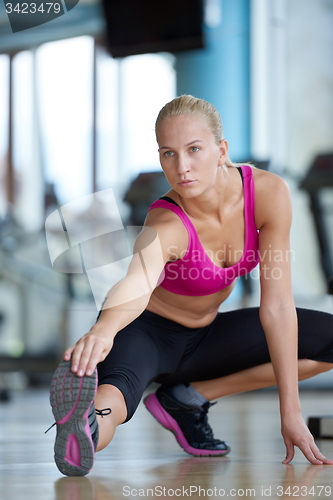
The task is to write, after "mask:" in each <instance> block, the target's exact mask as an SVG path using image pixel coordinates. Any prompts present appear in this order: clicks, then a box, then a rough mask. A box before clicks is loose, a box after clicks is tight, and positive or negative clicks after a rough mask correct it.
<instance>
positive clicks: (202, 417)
mask: <svg viewBox="0 0 333 500" xmlns="http://www.w3.org/2000/svg"><path fill="white" fill-rule="evenodd" d="M213 405H216V402H215V403H209V402H208V403H205V404H204V405H202V407H201V408H202V411H201V412H200V414H199V418H198V424H199V425H200V426H201V428H202V430H203V432H204V433H205V435H206V436H207V437H210V438H211V439H214V434H213V429H212V428H211V426H210V425H209V423H208V418H207V414H208V410H209V408H210V407H211V406H213Z"/></svg>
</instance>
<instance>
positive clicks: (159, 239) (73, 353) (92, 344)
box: [64, 214, 187, 376]
mask: <svg viewBox="0 0 333 500" xmlns="http://www.w3.org/2000/svg"><path fill="white" fill-rule="evenodd" d="M172 215H173V214H172ZM179 229H182V228H181V227H180V225H179V223H178V221H176V220H175V219H174V217H173V218H172V217H167V218H166V220H164V221H162V222H157V223H155V224H151V225H150V227H145V228H144V229H143V231H142V232H141V233H140V234H139V236H138V238H137V240H136V242H135V245H134V251H133V257H132V260H131V263H130V265H129V267H128V270H127V274H126V276H125V277H124V278H123V279H122V280H121V281H119V283H117V284H116V285H115V286H114V287H113V288H112V289H111V290H110V291H109V292H108V294H107V299H106V301H105V303H104V305H103V311H102V313H101V315H100V318H99V320H98V321H97V323H96V324H95V325H94V326H93V327H92V328H91V330H90V331H89V332H88V333H87V334H86V335H84V336H83V337H81V338H80V339H79V340H78V342H76V344H75V345H73V346H72V347H70V348H68V349H67V350H66V351H65V353H64V359H65V360H69V359H70V358H72V371H73V372H75V373H77V374H78V375H79V376H83V375H84V374H87V375H91V374H92V372H93V371H94V369H95V367H96V365H97V364H98V363H100V362H101V361H103V360H104V359H105V358H106V356H107V355H108V353H109V352H110V350H111V349H112V346H113V340H114V337H115V336H116V334H117V332H119V331H120V330H121V329H122V328H124V327H125V326H127V325H128V324H129V323H131V322H132V321H133V320H134V319H135V318H137V317H138V316H139V315H140V314H141V313H142V312H143V311H144V310H145V308H146V307H147V305H148V302H149V300H150V296H151V294H152V292H153V291H154V289H155V288H156V286H158V284H159V278H160V277H161V273H162V271H163V268H164V265H165V263H166V262H168V260H170V253H169V248H173V250H174V248H175V246H176V248H178V247H179V248H182V246H184V245H185V247H184V248H186V244H187V240H186V233H185V232H184V231H181V230H179ZM184 236H185V238H184Z"/></svg>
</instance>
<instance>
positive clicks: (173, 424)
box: [144, 394, 230, 457]
mask: <svg viewBox="0 0 333 500" xmlns="http://www.w3.org/2000/svg"><path fill="white" fill-rule="evenodd" d="M144 405H145V406H146V408H147V410H148V411H149V412H150V413H151V414H152V415H153V417H155V418H156V420H157V421H158V422H159V423H160V424H161V425H162V426H163V427H164V428H165V429H167V430H168V431H171V432H172V433H173V434H174V435H175V438H176V440H177V442H178V444H179V445H180V446H181V447H182V448H183V450H184V451H186V453H189V454H190V455H194V456H195V457H207V456H208V457H213V456H214V457H216V456H225V455H228V453H229V452H230V448H229V447H228V448H227V449H226V450H218V451H214V450H199V449H198V448H193V447H192V446H191V445H190V444H189V443H188V441H187V439H186V438H185V436H184V434H183V432H182V430H181V428H180V427H179V425H178V423H177V421H176V420H175V419H174V418H173V417H172V416H171V415H170V414H169V413H168V412H167V411H166V410H165V409H164V408H163V406H162V405H161V403H160V402H159V400H158V399H157V396H156V394H149V396H147V397H146V398H145V399H144Z"/></svg>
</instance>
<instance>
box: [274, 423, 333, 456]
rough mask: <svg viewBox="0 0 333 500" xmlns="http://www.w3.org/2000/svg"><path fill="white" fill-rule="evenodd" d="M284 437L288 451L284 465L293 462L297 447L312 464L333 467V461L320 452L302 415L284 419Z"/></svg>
mask: <svg viewBox="0 0 333 500" xmlns="http://www.w3.org/2000/svg"><path fill="white" fill-rule="evenodd" d="M282 436H283V439H284V443H285V445H286V450H287V453H286V458H285V459H284V460H283V462H282V463H283V464H289V463H290V462H291V461H292V459H293V458H294V455H295V450H294V446H297V447H298V448H299V449H300V450H301V452H302V453H303V454H304V456H305V457H306V458H307V459H308V460H309V462H310V463H311V464H314V465H322V464H328V465H333V460H329V459H328V458H326V457H325V456H324V455H323V454H322V453H321V451H320V450H319V448H318V446H317V445H316V443H315V441H314V439H313V436H312V434H311V433H310V431H309V429H308V427H307V425H306V423H305V422H304V419H303V417H302V415H301V414H296V415H292V416H288V417H284V418H282Z"/></svg>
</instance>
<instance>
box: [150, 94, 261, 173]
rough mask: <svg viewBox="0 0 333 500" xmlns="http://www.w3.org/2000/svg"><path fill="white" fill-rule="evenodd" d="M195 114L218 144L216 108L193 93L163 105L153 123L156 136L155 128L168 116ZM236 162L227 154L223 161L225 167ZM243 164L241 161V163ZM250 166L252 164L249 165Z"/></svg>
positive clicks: (219, 122) (220, 132)
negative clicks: (203, 122) (203, 121)
mask: <svg viewBox="0 0 333 500" xmlns="http://www.w3.org/2000/svg"><path fill="white" fill-rule="evenodd" d="M180 115H188V116H196V117H199V118H203V119H204V120H205V122H206V124H207V126H208V128H209V130H210V131H211V132H212V134H213V136H214V137H215V141H216V144H220V142H221V141H222V139H223V128H222V120H221V117H220V115H219V113H218V111H217V109H216V108H215V107H214V106H213V105H212V104H210V103H209V102H207V101H204V100H203V99H198V98H197V97H193V95H186V94H185V95H181V96H179V97H176V98H175V99H173V100H172V101H170V102H168V103H167V104H165V106H163V108H162V109H161V111H160V112H159V113H158V115H157V118H156V123H155V133H156V136H157V129H158V126H159V125H160V123H161V122H162V121H163V120H165V119H166V118H168V117H169V116H180ZM238 165H241V164H238V163H234V162H232V161H231V160H230V158H229V156H228V157H227V160H226V162H225V165H224V166H226V167H237V166H238ZM242 165H243V163H242ZM251 166H252V165H251Z"/></svg>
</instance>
